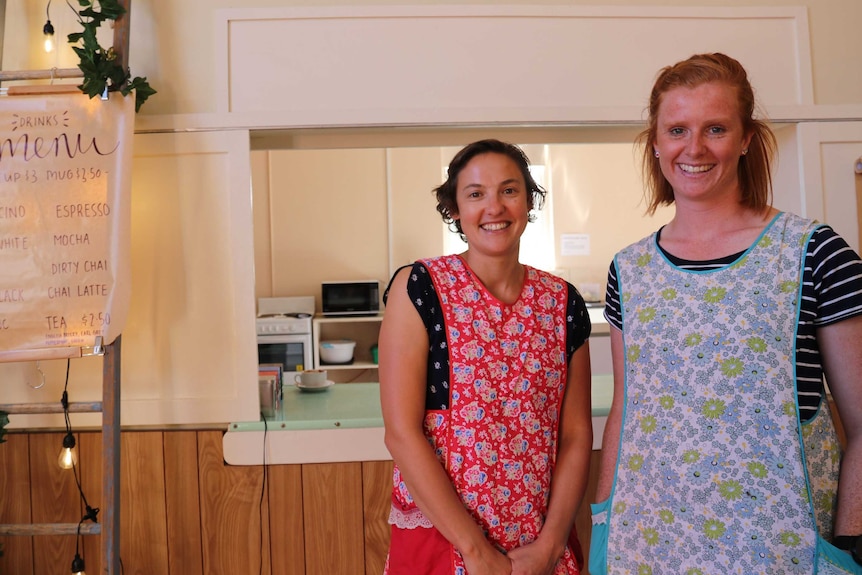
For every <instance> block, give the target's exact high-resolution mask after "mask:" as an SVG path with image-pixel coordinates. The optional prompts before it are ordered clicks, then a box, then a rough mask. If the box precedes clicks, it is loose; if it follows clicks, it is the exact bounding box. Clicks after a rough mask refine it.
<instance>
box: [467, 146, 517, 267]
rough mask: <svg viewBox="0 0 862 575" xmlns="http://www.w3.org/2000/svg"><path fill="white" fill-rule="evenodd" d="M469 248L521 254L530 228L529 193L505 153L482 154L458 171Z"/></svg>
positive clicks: (500, 253)
mask: <svg viewBox="0 0 862 575" xmlns="http://www.w3.org/2000/svg"><path fill="white" fill-rule="evenodd" d="M455 202H456V204H457V208H458V213H457V214H453V217H454V219H456V220H458V221H460V223H461V230H462V231H463V233H464V235H465V236H466V237H467V244H468V245H469V246H470V248H469V249H470V251H478V252H482V253H486V254H488V255H506V254H512V253H514V255H515V257H517V255H518V246H519V242H520V239H521V234H523V233H524V230H525V229H526V227H527V217H528V212H529V209H530V206H529V193H528V191H527V188H526V184H525V182H524V177H523V175H522V174H521V170H520V169H519V167H518V165H517V164H516V163H515V162H514V161H512V159H510V158H509V157H507V156H505V155H503V154H496V153H487V154H480V155H478V156H475V157H474V158H473V159H471V160H470V161H469V162H468V163H467V165H465V166H464V168H463V169H462V170H461V172H460V173H459V174H458V187H457V190H456V195H455Z"/></svg>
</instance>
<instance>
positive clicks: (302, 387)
mask: <svg viewBox="0 0 862 575" xmlns="http://www.w3.org/2000/svg"><path fill="white" fill-rule="evenodd" d="M294 385H296V387H297V389H299V390H300V391H309V392H315V391H326V390H327V389H329V388H330V387H332V386H333V385H335V382H334V381H332V380H331V379H327V380H326V383H325V384H323V385H312V386H308V385H302V384H301V383H296V384H294Z"/></svg>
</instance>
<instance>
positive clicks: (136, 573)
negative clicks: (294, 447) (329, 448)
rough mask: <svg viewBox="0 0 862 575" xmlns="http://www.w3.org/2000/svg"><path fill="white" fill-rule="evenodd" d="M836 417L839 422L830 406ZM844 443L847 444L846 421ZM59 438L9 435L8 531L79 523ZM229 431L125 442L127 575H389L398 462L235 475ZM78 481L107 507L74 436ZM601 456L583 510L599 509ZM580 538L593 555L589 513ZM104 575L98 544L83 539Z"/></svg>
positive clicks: (52, 558) (89, 446)
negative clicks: (228, 453)
mask: <svg viewBox="0 0 862 575" xmlns="http://www.w3.org/2000/svg"><path fill="white" fill-rule="evenodd" d="M833 414H834V415H836V419H837V414H836V410H835V409H834V405H833ZM836 423H837V424H838V427H839V435H840V437H841V438H842V443H843V439H844V434H843V430H842V429H841V425H840V421H836ZM63 435H64V434H62V433H30V434H26V433H10V434H9V435H7V438H8V441H7V442H6V443H4V444H2V445H0V493H2V494H3V495H2V498H0V523H31V522H32V523H35V522H39V523H49V522H77V521H79V520H80V519H81V517H82V516H83V514H84V508H83V507H82V506H81V503H80V500H79V496H78V489H77V487H76V482H75V476H74V474H73V473H72V472H71V471H66V470H62V469H60V468H59V466H58V465H57V456H58V454H59V451H60V446H61V445H62V441H63ZM222 435H223V432H222V431H166V432H161V431H124V432H123V433H122V434H121V457H122V465H121V469H122V470H121V480H120V481H121V485H120V491H121V494H120V500H121V509H120V560H121V561H122V566H123V569H122V570H123V574H122V575H144V574H147V575H149V574H150V573H159V574H160V575H205V574H206V575H236V574H237V573H242V574H255V573H260V574H262V575H380V574H381V573H382V572H383V564H384V562H385V560H386V551H387V549H388V546H389V526H388V524H387V517H388V514H389V505H390V489H391V477H392V462H389V461H374V462H357V463H330V464H306V465H267V466H260V465H258V466H249V467H235V466H229V465H226V464H225V462H224V459H223V456H222ZM77 442H78V448H79V454H78V460H79V464H78V468H79V478H80V481H81V486H82V489H83V491H84V494H85V495H86V497H87V501H88V503H89V504H90V506H91V507H98V506H99V505H100V502H101V499H102V497H101V490H102V483H101V475H100V473H101V434H100V433H99V432H86V433H79V434H77ZM599 460H600V452H598V451H594V452H593V454H592V459H591V470H590V480H589V484H588V486H587V493H586V497H585V502H589V501H594V500H595V491H596V481H597V475H598V466H599ZM576 526H577V529H578V535H579V537H580V539H581V542H582V545H583V548H584V553H585V554H587V552H588V550H589V541H590V531H591V527H590V511H589V505H587V503H584V505H582V508H581V510H580V511H579V513H578V516H577V520H576ZM0 544H2V546H3V552H4V554H3V556H2V557H0V575H44V574H47V573H67V572H68V570H69V568H70V567H71V564H72V559H73V557H74V555H75V538H74V537H72V536H39V537H22V536H10V537H0ZM81 554H82V556H83V558H84V560H85V562H86V567H87V572H88V573H101V572H102V569H101V556H100V536H86V537H84V538H83V546H82V549H81Z"/></svg>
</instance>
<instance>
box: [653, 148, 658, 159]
mask: <svg viewBox="0 0 862 575" xmlns="http://www.w3.org/2000/svg"><path fill="white" fill-rule="evenodd" d="M654 153H655V157H656V158H658V150H656V151H655V152H654Z"/></svg>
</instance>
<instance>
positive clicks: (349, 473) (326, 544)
mask: <svg viewBox="0 0 862 575" xmlns="http://www.w3.org/2000/svg"><path fill="white" fill-rule="evenodd" d="M302 503H303V505H302V514H303V518H304V521H305V572H306V575H331V574H333V573H338V574H340V575H363V574H364V572H365V566H364V564H363V561H362V557H363V554H364V547H365V544H364V538H363V525H362V520H363V518H362V464H361V463H358V462H356V463H320V464H308V465H303V466H302Z"/></svg>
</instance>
